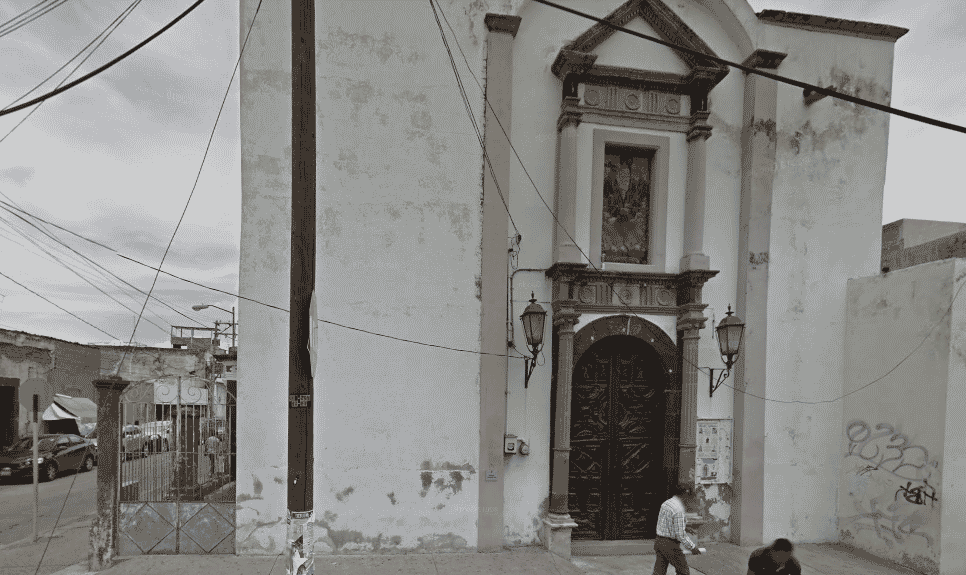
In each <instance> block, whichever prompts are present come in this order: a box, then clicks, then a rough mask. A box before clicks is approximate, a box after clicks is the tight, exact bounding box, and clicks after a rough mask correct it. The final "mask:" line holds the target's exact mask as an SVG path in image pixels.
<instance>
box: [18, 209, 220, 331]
mask: <svg viewBox="0 0 966 575" xmlns="http://www.w3.org/2000/svg"><path fill="white" fill-rule="evenodd" d="M0 195H2V196H3V197H5V198H7V199H8V200H9V199H10V198H9V197H8V196H7V195H6V194H4V193H3V192H0ZM11 201H12V200H11ZM10 206H11V204H7V203H6V202H3V201H0V208H2V209H4V210H6V211H8V212H10V213H11V214H13V215H15V216H17V217H18V218H20V219H22V220H23V218H22V217H20V216H19V215H18V214H16V213H14V212H13V211H11V209H10ZM13 207H14V208H15V209H16V210H18V211H20V212H22V213H24V214H25V215H27V216H30V217H31V218H34V219H36V220H39V221H41V222H44V223H47V224H49V225H51V226H54V227H55V228H58V229H61V230H63V231H65V232H67V233H70V234H73V235H75V236H77V237H78V238H80V239H82V240H85V241H88V242H91V243H93V244H94V245H97V246H100V247H102V248H104V249H106V250H109V251H111V252H114V253H117V250H115V249H114V248H111V247H109V246H105V245H104V244H101V243H98V242H95V241H94V240H91V239H88V238H85V237H84V236H81V235H79V234H77V233H75V232H72V231H71V230H68V229H67V228H64V227H62V226H59V225H57V224H54V223H52V222H49V221H47V220H45V219H43V218H41V217H39V216H36V215H34V214H32V213H30V212H28V211H26V210H24V209H22V208H20V207H19V206H16V204H13ZM24 221H27V220H24ZM27 223H28V224H29V225H31V226H33V227H34V228H36V229H38V230H40V231H41V232H42V233H44V234H45V235H47V236H48V237H49V238H50V239H52V240H53V241H54V242H56V243H58V244H60V245H61V246H63V247H65V248H67V249H68V250H70V251H71V252H73V253H75V254H77V256H79V257H81V258H82V259H83V260H85V261H86V262H87V263H88V264H89V265H91V266H96V267H97V268H100V269H101V270H103V272H102V273H101V275H102V276H103V277H105V278H106V277H107V275H110V276H111V277H112V278H114V279H116V280H117V281H119V282H121V283H123V284H124V285H126V286H128V287H130V288H131V289H133V290H135V291H136V292H138V293H140V294H141V295H145V296H146V295H148V293H147V292H146V291H144V290H142V289H140V288H139V287H137V286H135V285H133V284H131V283H130V282H128V281H127V280H125V279H124V278H122V277H120V276H118V275H117V274H115V273H114V272H112V271H111V270H109V269H107V268H105V267H104V266H102V265H101V264H99V263H97V262H96V261H94V260H93V259H91V258H89V257H87V256H86V255H84V254H82V253H80V252H79V251H77V250H76V249H74V248H73V247H71V246H70V245H69V244H67V243H65V242H64V241H63V240H61V239H60V238H58V237H57V236H55V235H53V234H52V233H50V232H48V231H46V230H42V229H40V228H39V227H37V226H36V225H34V224H33V223H32V222H27ZM21 245H22V244H21ZM24 247H25V246H24ZM95 271H97V270H95ZM105 274H107V275H105ZM109 281H110V280H109ZM115 285H116V284H115ZM121 291H122V292H123V291H124V290H123V288H121ZM125 293H126V292H125ZM126 295H128V297H130V298H131V299H136V298H135V297H134V296H131V295H130V294H127V293H126ZM151 298H152V299H153V300H154V301H156V302H157V303H160V304H161V305H163V306H165V307H167V308H168V309H170V310H171V311H173V312H175V313H177V314H179V315H180V316H182V317H184V318H185V319H187V320H189V321H193V322H195V323H197V324H198V325H200V326H204V325H205V324H204V322H202V321H200V320H198V319H195V318H192V317H190V316H188V315H186V314H184V313H183V312H181V311H180V310H178V309H177V308H175V307H174V306H172V305H171V304H169V303H167V302H166V301H164V300H162V299H161V298H159V297H158V296H155V295H152V296H151ZM153 313H154V315H155V316H156V317H158V318H159V319H161V321H165V320H164V319H163V318H161V316H159V315H158V314H157V313H156V312H153ZM166 323H168V322H166Z"/></svg>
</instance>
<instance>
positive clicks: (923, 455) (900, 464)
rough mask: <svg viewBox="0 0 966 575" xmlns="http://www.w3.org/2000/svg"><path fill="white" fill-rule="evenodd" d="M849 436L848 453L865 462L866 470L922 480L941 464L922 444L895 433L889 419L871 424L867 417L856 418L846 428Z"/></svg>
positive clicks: (910, 479) (927, 477)
mask: <svg viewBox="0 0 966 575" xmlns="http://www.w3.org/2000/svg"><path fill="white" fill-rule="evenodd" d="M845 433H846V435H847V436H848V438H849V449H848V454H847V455H846V457H850V456H855V457H858V458H860V459H862V460H863V461H865V462H866V464H867V465H866V466H865V467H864V468H863V471H865V472H867V473H869V472H872V471H878V470H881V471H885V472H887V473H890V474H892V475H894V476H895V477H897V478H899V479H905V480H907V481H921V480H923V479H929V477H930V476H931V475H932V470H933V469H935V468H936V467H938V466H939V463H938V462H937V461H930V460H929V450H928V449H926V448H925V447H923V446H921V445H909V438H908V437H906V436H905V435H904V434H902V433H896V431H895V428H894V427H892V426H891V425H889V424H888V423H880V424H878V425H876V426H875V432H873V431H872V427H871V426H870V425H869V424H868V423H866V422H864V421H853V422H852V423H850V424H849V426H848V428H847V429H846V431H845Z"/></svg>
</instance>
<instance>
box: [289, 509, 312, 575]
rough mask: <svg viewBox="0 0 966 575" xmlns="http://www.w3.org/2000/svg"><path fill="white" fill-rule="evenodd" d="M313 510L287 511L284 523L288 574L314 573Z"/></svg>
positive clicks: (303, 574)
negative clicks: (286, 519)
mask: <svg viewBox="0 0 966 575" xmlns="http://www.w3.org/2000/svg"><path fill="white" fill-rule="evenodd" d="M314 520H315V512H314V511H289V512H288V521H287V523H286V548H287V549H288V564H287V565H286V571H285V572H286V573H287V574H288V575H315V560H314V557H313V546H314V544H315V537H314V535H315V533H314V531H315V530H314V528H313V523H314Z"/></svg>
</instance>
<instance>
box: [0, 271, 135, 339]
mask: <svg viewBox="0 0 966 575" xmlns="http://www.w3.org/2000/svg"><path fill="white" fill-rule="evenodd" d="M0 276H3V277H5V278H7V279H8V280H10V281H12V282H13V283H15V284H17V285H18V286H20V287H22V288H23V289H25V290H27V291H29V292H30V293H32V294H34V295H35V296H37V297H39V298H40V299H42V300H44V301H45V302H47V303H49V304H50V305H53V306H56V307H57V309H59V310H61V311H63V312H65V313H68V314H70V315H72V316H73V317H75V318H76V319H79V320H80V321H82V322H84V323H86V324H87V325H89V326H91V327H92V328H94V329H96V330H97V331H99V332H101V333H103V334H105V335H108V336H110V337H111V338H112V339H117V337H116V336H114V335H111V334H109V333H107V332H106V331H104V330H103V329H101V328H99V327H97V326H96V325H94V324H92V323H91V322H89V321H87V320H86V319H84V318H82V317H80V316H78V315H77V314H75V313H74V312H72V311H68V310H66V309H64V308H62V307H60V306H59V305H57V304H55V303H54V302H52V301H50V300H49V299H47V298H45V297H44V296H42V295H40V294H39V293H37V292H35V291H34V290H32V289H30V288H29V287H27V286H25V285H23V284H22V283H20V282H18V281H17V280H15V279H13V278H12V277H10V276H8V275H7V274H5V273H3V272H0Z"/></svg>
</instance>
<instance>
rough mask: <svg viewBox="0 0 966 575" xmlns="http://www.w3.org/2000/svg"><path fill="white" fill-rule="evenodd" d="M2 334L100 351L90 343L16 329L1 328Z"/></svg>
mask: <svg viewBox="0 0 966 575" xmlns="http://www.w3.org/2000/svg"><path fill="white" fill-rule="evenodd" d="M0 333H8V334H22V335H26V336H29V337H36V338H40V339H49V340H52V341H59V342H61V343H69V344H71V345H79V346H81V347H89V348H91V349H99V348H98V347H97V346H96V345H91V344H89V343H79V342H76V341H67V340H66V339H60V338H59V337H51V336H49V335H40V334H37V333H30V332H27V331H20V330H16V329H4V328H0Z"/></svg>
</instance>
